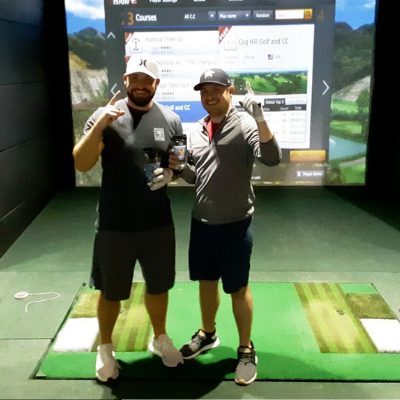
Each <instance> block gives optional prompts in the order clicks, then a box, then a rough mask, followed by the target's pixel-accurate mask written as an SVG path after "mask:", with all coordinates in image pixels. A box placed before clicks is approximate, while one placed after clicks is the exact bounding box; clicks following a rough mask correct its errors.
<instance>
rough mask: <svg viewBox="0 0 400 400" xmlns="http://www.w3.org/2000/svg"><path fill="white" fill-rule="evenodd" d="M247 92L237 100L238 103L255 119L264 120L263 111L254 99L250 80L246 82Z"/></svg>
mask: <svg viewBox="0 0 400 400" xmlns="http://www.w3.org/2000/svg"><path fill="white" fill-rule="evenodd" d="M246 89H247V94H246V96H244V99H243V101H239V103H240V105H241V106H242V107H244V109H245V110H246V111H247V112H248V113H249V114H250V115H251V116H252V117H253V118H254V119H255V120H256V121H257V122H262V121H265V118H264V113H263V110H262V108H261V104H260V103H259V102H258V101H257V100H256V99H255V97H254V92H253V89H252V88H251V85H250V82H249V81H247V82H246Z"/></svg>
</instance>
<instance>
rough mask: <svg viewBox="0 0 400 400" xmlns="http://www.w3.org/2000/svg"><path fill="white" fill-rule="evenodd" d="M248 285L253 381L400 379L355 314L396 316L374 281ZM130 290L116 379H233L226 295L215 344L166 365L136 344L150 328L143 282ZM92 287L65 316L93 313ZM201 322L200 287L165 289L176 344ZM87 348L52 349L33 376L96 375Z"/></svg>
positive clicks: (233, 341) (394, 363)
mask: <svg viewBox="0 0 400 400" xmlns="http://www.w3.org/2000/svg"><path fill="white" fill-rule="evenodd" d="M250 287H251V289H252V293H253V297H254V322H253V333H252V340H253V342H254V345H255V348H256V350H257V356H258V360H259V361H258V366H257V367H258V368H257V369H258V377H257V379H258V380H299V381H302V380H304V381H320V380H323V381H400V354H399V353H379V352H377V349H376V347H375V345H374V343H373V342H372V340H371V339H370V337H369V336H368V334H367V332H366V331H365V329H364V328H363V326H362V324H361V322H360V319H361V318H379V319H394V320H396V317H395V315H394V314H393V312H392V311H391V310H390V308H389V306H388V305H387V304H386V303H385V301H384V299H383V298H382V297H381V296H380V294H379V293H378V292H377V291H376V289H375V288H374V286H373V285H368V284H332V283H287V282H282V283H280V282H279V283H271V282H265V283H264V282H263V283H260V282H257V283H251V284H250ZM133 288H134V289H135V290H133V291H132V295H131V299H130V300H128V301H127V302H126V303H125V304H124V305H123V310H124V312H126V313H129V312H131V313H133V311H132V310H130V308H135V309H136V311H135V312H134V313H136V315H137V316H138V317H137V318H139V316H140V324H136V325H135V324H134V322H135V320H136V319H135V317H134V316H133V314H131V316H132V317H131V318H126V317H125V318H124V317H123V316H122V314H123V313H122V314H121V316H120V320H121V321H122V322H119V323H120V325H119V326H118V328H116V332H115V335H116V336H118V338H119V339H118V340H117V341H116V346H117V348H116V350H117V352H116V357H117V359H118V360H119V362H120V364H121V367H122V368H121V370H120V378H122V379H124V378H125V379H217V380H232V379H233V378H234V371H235V368H236V349H237V346H238V335H237V330H236V325H235V322H234V317H233V314H232V310H231V301H230V296H228V295H226V294H223V293H222V294H221V306H220V309H219V311H218V315H217V332H218V336H219V338H220V340H221V345H220V346H219V347H218V348H215V349H213V350H212V351H210V352H208V353H206V354H202V355H201V356H199V357H198V358H196V359H195V360H190V361H186V362H185V364H184V365H182V366H179V367H177V368H167V367H165V366H164V365H163V364H162V362H161V359H160V358H158V357H156V356H152V354H151V353H150V352H148V351H146V350H144V349H143V346H142V347H140V343H141V341H143V340H145V341H148V340H150V338H151V330H150V331H149V324H148V320H146V315H145V311H144V308H143V304H142V301H141V298H142V297H141V296H142V294H141V293H143V288H144V287H143V284H142V283H134V284H133ZM93 293H94V292H93V291H91V290H89V289H87V288H85V289H84V290H83V292H82V294H81V295H80V297H79V299H78V300H77V302H76V303H75V305H74V307H73V308H72V311H71V313H70V314H69V315H68V318H82V317H93V316H95V311H94V308H93V304H94V301H88V299H90V296H93ZM84 303H86V304H84ZM132 319H134V321H132ZM127 324H129V329H128V328H127ZM199 327H200V311H199V305H198V285H197V284H196V283H193V282H177V283H176V284H175V286H174V288H173V289H172V290H171V291H170V304H169V311H168V321H167V330H168V334H169V335H170V337H171V338H172V339H173V342H174V344H175V346H176V347H178V348H179V347H180V346H181V345H183V344H184V343H186V342H187V341H188V340H189V339H190V337H191V335H193V334H194V333H195V332H196V331H197V329H198V328H199ZM138 328H139V329H138ZM122 331H124V333H122ZM144 332H145V333H144ZM132 335H136V337H138V338H139V339H138V340H137V341H136V340H135V341H133V342H132V341H131V342H129V340H127V339H126V338H127V337H130V336H132ZM144 337H146V339H143V338H144ZM55 339H57V338H55ZM55 342H56V340H55ZM129 343H130V344H129ZM132 343H133V344H132ZM134 343H136V345H137V346H136V347H135V344H134ZM129 346H131V347H129ZM132 346H133V347H132ZM135 348H136V350H135ZM92 350H94V351H88V352H56V351H54V349H53V348H50V350H49V352H48V354H47V355H46V357H44V361H43V363H42V364H41V366H40V369H39V372H38V374H37V376H36V378H47V379H95V370H94V366H95V359H96V352H95V346H94V347H93V349H92ZM126 350H127V351H126Z"/></svg>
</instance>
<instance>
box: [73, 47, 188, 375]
mask: <svg viewBox="0 0 400 400" xmlns="http://www.w3.org/2000/svg"><path fill="white" fill-rule="evenodd" d="M123 78H124V83H125V89H126V94H127V97H126V98H124V99H120V100H119V99H118V98H119V96H120V92H117V93H116V94H115V95H114V96H113V97H112V99H111V100H110V102H109V103H108V104H107V105H106V106H105V107H100V108H99V109H97V110H96V111H95V112H94V113H93V115H92V116H91V117H90V118H89V119H88V120H87V122H86V126H85V128H84V135H83V137H82V139H81V140H80V141H79V142H78V143H77V144H76V145H75V147H74V149H73V156H74V160H75V168H76V169H77V170H78V171H89V170H90V169H91V168H92V167H94V165H95V164H96V162H97V161H98V159H99V158H100V157H101V163H102V168H103V173H102V183H101V192H100V200H99V204H98V207H97V212H98V214H97V219H96V233H95V242H94V250H93V260H92V271H91V275H90V283H89V285H90V287H93V288H95V289H97V290H99V291H100V293H99V298H98V305H97V317H98V321H99V330H100V345H99V347H98V354H97V360H96V377H97V378H98V379H99V380H100V381H104V382H105V381H107V380H108V379H110V378H111V379H116V378H117V377H118V375H119V371H118V370H119V368H120V366H119V364H118V362H117V360H116V359H115V352H114V347H113V342H112V334H113V330H114V327H115V324H116V321H117V318H118V315H119V313H120V309H121V303H120V302H121V301H123V300H127V299H128V298H129V297H130V294H131V287H132V280H133V273H134V267H135V264H136V261H139V264H140V266H141V269H142V273H143V277H144V279H145V283H146V293H145V306H146V309H147V312H148V314H149V316H150V321H151V324H152V327H153V331H154V338H153V340H152V342H151V343H150V345H149V350H150V351H152V352H153V353H154V354H156V355H158V356H160V357H161V359H162V362H163V363H164V364H165V365H166V366H168V367H176V366H177V365H179V364H183V358H182V354H181V353H180V352H179V351H178V350H177V349H176V348H175V347H174V346H173V343H172V341H171V339H170V338H169V337H168V335H167V333H166V315H167V308H168V291H169V290H170V289H171V288H172V287H173V286H174V283H175V228H174V223H173V219H172V212H171V207H170V200H169V198H168V196H167V184H168V183H169V182H170V181H171V179H172V176H173V171H172V170H171V169H169V168H168V147H169V145H170V143H171V139H172V136H173V135H182V125H181V121H180V119H179V117H178V115H177V114H175V113H174V112H172V111H170V110H168V109H167V108H165V107H164V106H162V105H161V104H158V103H157V102H155V101H153V97H154V95H155V93H156V90H157V86H158V85H159V83H160V79H159V71H158V67H157V63H156V61H155V60H154V59H153V58H152V57H151V56H150V55H148V54H139V55H135V56H132V57H130V59H129V60H128V62H127V65H126V72H125V74H124V76H123ZM146 149H150V150H151V152H153V153H157V154H158V156H159V157H160V159H161V163H160V167H159V168H157V169H155V170H154V172H153V177H151V178H150V181H149V178H146V169H148V164H147V161H146V151H145V150H146Z"/></svg>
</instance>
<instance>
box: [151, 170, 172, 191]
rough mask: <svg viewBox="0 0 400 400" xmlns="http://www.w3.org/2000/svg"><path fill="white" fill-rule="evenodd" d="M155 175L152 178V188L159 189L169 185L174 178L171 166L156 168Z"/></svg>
mask: <svg viewBox="0 0 400 400" xmlns="http://www.w3.org/2000/svg"><path fill="white" fill-rule="evenodd" d="M154 175H155V177H154V178H153V180H152V185H151V187H150V190H157V189H160V188H162V187H163V186H165V185H167V184H168V183H170V182H171V180H172V175H173V172H172V170H171V169H169V168H157V169H155V170H154Z"/></svg>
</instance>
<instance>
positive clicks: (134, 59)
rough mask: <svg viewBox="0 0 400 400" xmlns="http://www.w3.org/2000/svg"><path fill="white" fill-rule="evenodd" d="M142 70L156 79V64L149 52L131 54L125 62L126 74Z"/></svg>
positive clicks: (157, 73)
mask: <svg viewBox="0 0 400 400" xmlns="http://www.w3.org/2000/svg"><path fill="white" fill-rule="evenodd" d="M136 72H143V73H144V74H147V75H149V76H151V77H152V78H154V79H158V76H159V72H158V66H157V63H156V61H155V60H154V58H152V56H151V55H150V54H145V53H140V54H134V55H133V56H131V57H130V58H129V60H128V62H127V64H126V72H125V74H126V75H130V74H134V73H136Z"/></svg>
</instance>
